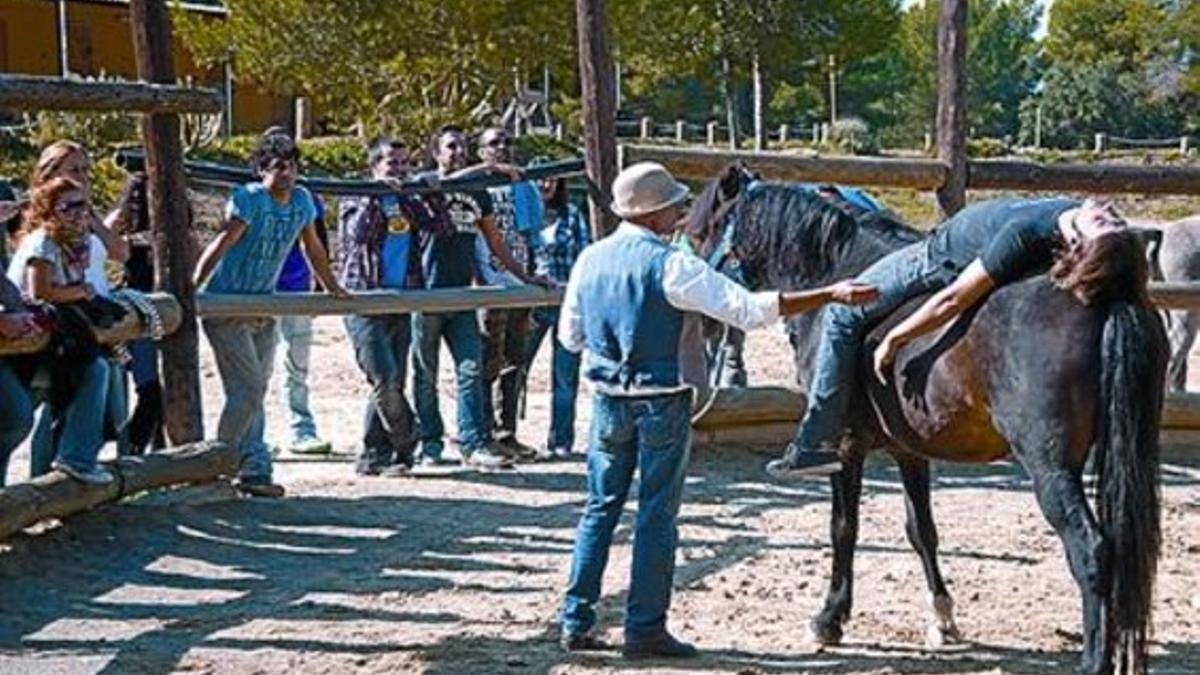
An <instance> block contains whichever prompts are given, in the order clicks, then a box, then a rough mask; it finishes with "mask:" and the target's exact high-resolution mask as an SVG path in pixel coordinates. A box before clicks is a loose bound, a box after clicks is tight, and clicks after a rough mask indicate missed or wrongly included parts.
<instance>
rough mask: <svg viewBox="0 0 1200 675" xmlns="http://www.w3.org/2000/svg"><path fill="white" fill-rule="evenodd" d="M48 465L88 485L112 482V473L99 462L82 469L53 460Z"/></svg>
mask: <svg viewBox="0 0 1200 675" xmlns="http://www.w3.org/2000/svg"><path fill="white" fill-rule="evenodd" d="M50 466H51V468H53V469H57V470H58V471H61V472H63V473H65V474H67V475H68V476H70V477H71V478H74V479H75V480H77V481H79V482H80V483H87V484H88V485H108V484H109V483H111V482H113V475H112V474H111V473H110V472H109V471H108V469H105V468H104V467H102V466H100V465H99V464H96V465H93V466H92V467H91V468H87V469H82V468H80V467H77V466H72V465H70V464H67V463H66V462H63V461H60V460H55V461H54V463H53V464H51V465H50Z"/></svg>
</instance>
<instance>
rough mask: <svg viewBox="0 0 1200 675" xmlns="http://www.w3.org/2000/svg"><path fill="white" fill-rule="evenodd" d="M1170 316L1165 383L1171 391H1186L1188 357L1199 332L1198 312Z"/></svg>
mask: <svg viewBox="0 0 1200 675" xmlns="http://www.w3.org/2000/svg"><path fill="white" fill-rule="evenodd" d="M1170 316H1171V321H1170V330H1169V331H1168V336H1169V337H1170V340H1171V361H1170V363H1169V364H1168V366H1167V382H1169V383H1170V385H1171V391H1187V371H1188V356H1189V355H1190V354H1191V351H1192V344H1194V343H1195V342H1196V333H1197V331H1200V312H1192V311H1183V310H1174V311H1172V312H1171V315H1170Z"/></svg>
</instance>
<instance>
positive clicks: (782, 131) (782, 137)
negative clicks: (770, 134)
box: [779, 124, 788, 147]
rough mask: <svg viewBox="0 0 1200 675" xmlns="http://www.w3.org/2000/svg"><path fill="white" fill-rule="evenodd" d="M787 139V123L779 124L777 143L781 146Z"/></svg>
mask: <svg viewBox="0 0 1200 675" xmlns="http://www.w3.org/2000/svg"><path fill="white" fill-rule="evenodd" d="M787 141H788V125H786V124H780V125H779V145H780V147H782V146H783V145H784V144H785V143H787Z"/></svg>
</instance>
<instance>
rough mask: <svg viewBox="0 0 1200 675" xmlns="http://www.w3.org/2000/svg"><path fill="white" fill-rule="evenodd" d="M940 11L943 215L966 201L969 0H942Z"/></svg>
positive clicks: (939, 137)
mask: <svg viewBox="0 0 1200 675" xmlns="http://www.w3.org/2000/svg"><path fill="white" fill-rule="evenodd" d="M941 2H942V5H941V10H940V12H939V14H938V110H937V151H938V159H939V160H941V161H942V162H943V163H944V164H945V165H946V167H947V169H948V170H949V171H948V173H947V175H946V183H945V184H944V185H943V186H942V187H941V188H939V189H938V191H937V199H938V210H939V211H940V215H941V217H942V218H943V219H945V218H949V217H950V216H952V215H954V214H955V213H958V212H959V211H960V210H961V209H962V208H963V206H965V205H966V203H967V0H941Z"/></svg>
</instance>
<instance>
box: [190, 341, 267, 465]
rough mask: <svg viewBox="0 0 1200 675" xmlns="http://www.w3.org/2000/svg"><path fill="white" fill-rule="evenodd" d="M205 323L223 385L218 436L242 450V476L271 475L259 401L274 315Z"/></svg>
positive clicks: (264, 393) (264, 383)
mask: <svg viewBox="0 0 1200 675" xmlns="http://www.w3.org/2000/svg"><path fill="white" fill-rule="evenodd" d="M203 325H204V333H205V335H207V336H208V341H209V343H211V344H212V350H213V357H214V358H215V360H216V362H217V371H218V372H219V373H220V374H221V386H222V388H223V389H224V390H225V407H224V408H222V409H221V418H220V421H219V422H218V423H217V438H218V439H220V440H221V441H222V442H224V443H227V444H229V445H231V446H233V447H236V448H239V449H240V450H241V453H242V469H241V477H242V480H244V481H250V482H262V481H269V480H271V472H272V468H273V467H272V461H271V452H270V450H269V449H268V448H267V444H266V441H265V440H264V439H263V432H264V430H265V427H266V424H265V422H266V418H265V416H264V413H263V402H264V400H265V399H266V396H267V386H268V385H269V384H270V382H271V368H272V366H273V364H274V362H275V341H276V337H277V330H278V329H277V328H276V326H275V320H274V319H268V318H253V319H205V320H204V321H203Z"/></svg>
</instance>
